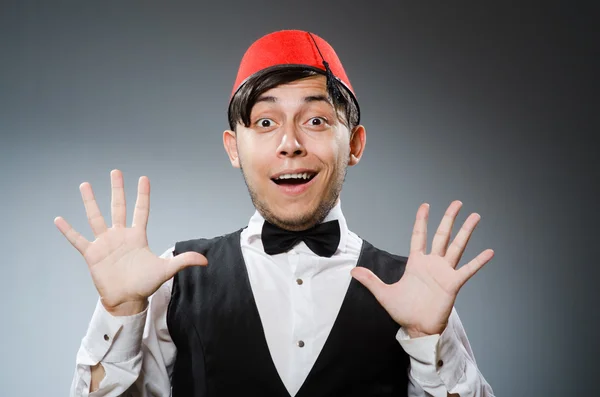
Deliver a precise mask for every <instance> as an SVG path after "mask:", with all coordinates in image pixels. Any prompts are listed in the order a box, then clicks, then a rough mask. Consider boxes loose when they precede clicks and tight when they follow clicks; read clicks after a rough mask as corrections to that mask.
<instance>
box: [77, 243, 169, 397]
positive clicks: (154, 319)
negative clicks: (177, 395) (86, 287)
mask: <svg viewBox="0 0 600 397" xmlns="http://www.w3.org/2000/svg"><path fill="white" fill-rule="evenodd" d="M172 255H173V249H172V248H171V249H169V250H167V251H166V252H165V253H164V254H163V255H161V257H162V258H169V257H172ZM171 287H172V280H169V281H167V282H166V283H164V284H163V285H162V286H161V287H160V288H159V289H158V290H157V291H156V292H155V293H154V294H153V295H152V296H151V297H150V298H149V304H148V307H147V308H146V310H144V311H143V312H141V313H138V314H135V315H133V316H119V317H116V316H113V315H111V314H110V313H108V312H107V311H106V309H104V306H103V305H102V303H100V300H98V302H97V304H96V309H95V311H94V314H93V316H92V319H91V321H90V324H89V326H88V330H87V333H86V335H85V336H84V338H83V340H82V342H81V345H80V347H79V351H78V352H77V358H76V367H75V375H74V377H73V382H72V384H71V393H70V395H71V396H72V397H79V396H81V397H88V396H89V397H100V396H102V397H112V396H115V397H116V396H128V395H129V394H130V393H129V392H131V393H132V394H134V395H136V396H140V397H149V396H165V395H169V394H170V381H169V376H170V371H171V367H172V364H173V361H174V359H175V355H176V349H175V345H174V344H173V342H172V340H171V337H170V335H169V332H168V328H167V321H166V312H167V308H168V304H169V300H170V295H171ZM98 363H101V364H102V367H103V368H104V371H105V376H104V378H103V379H102V381H101V382H100V385H99V388H98V390H96V391H94V392H93V393H90V392H89V389H90V382H91V366H94V365H96V364H98Z"/></svg>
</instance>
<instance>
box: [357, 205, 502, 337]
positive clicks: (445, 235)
mask: <svg viewBox="0 0 600 397" xmlns="http://www.w3.org/2000/svg"><path fill="white" fill-rule="evenodd" d="M460 206H461V203H460V202H459V201H456V202H454V203H452V205H451V206H450V207H449V208H448V210H447V211H446V214H445V215H444V219H443V220H442V222H441V224H440V227H439V228H438V231H437V233H436V235H435V237H434V239H433V244H432V251H431V253H430V254H426V253H425V250H426V242H427V217H428V206H421V208H419V211H418V212H417V219H416V221H415V228H414V230H413V237H412V241H411V252H410V255H409V257H408V261H407V264H406V268H405V271H404V275H403V276H402V278H401V279H400V280H399V281H398V282H396V283H394V284H391V285H387V284H384V283H383V282H382V281H381V280H379V278H377V276H375V275H374V274H373V273H372V272H370V271H369V270H367V269H364V268H356V269H355V270H353V275H354V276H355V277H356V278H357V279H358V280H359V281H360V282H361V283H363V284H364V285H365V286H366V287H367V288H369V290H370V291H371V292H372V293H373V294H374V295H375V297H376V298H377V299H378V301H379V302H380V303H381V305H382V306H383V307H384V308H385V309H386V310H387V311H388V313H389V314H390V316H391V317H392V318H393V319H394V320H395V321H396V322H397V323H398V324H400V325H401V326H402V327H404V328H405V329H406V330H408V332H409V333H411V334H413V335H432V334H436V333H441V332H442V331H443V330H444V328H445V326H446V324H447V321H448V317H449V316H450V313H451V311H452V307H453V305H454V301H455V300H456V296H457V294H458V291H459V290H460V288H461V287H462V286H463V285H464V283H465V282H466V281H467V280H468V279H469V278H470V277H471V276H473V274H475V272H476V271H477V270H479V269H480V268H481V267H482V266H483V265H484V264H485V263H487V262H488V261H489V260H490V259H491V258H492V256H493V251H492V250H486V251H484V252H482V253H481V254H479V255H478V256H477V257H476V258H475V259H474V260H472V261H471V262H470V263H468V264H467V265H464V266H462V267H461V268H460V269H456V266H457V264H458V261H459V260H460V258H461V256H462V254H463V252H464V249H465V247H466V244H467V242H468V240H469V238H470V236H471V233H472V232H473V229H474V228H475V226H476V225H477V223H478V222H479V219H480V217H479V215H477V214H472V215H471V216H470V217H469V218H467V220H466V221H465V224H464V225H463V227H462V228H461V230H460V231H459V233H458V234H457V236H456V238H455V239H454V241H453V242H452V244H451V245H450V246H449V247H448V242H449V240H450V232H451V229H452V225H453V223H454V219H455V218H456V215H457V213H458V210H459V209H460Z"/></svg>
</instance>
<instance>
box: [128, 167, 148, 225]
mask: <svg viewBox="0 0 600 397" xmlns="http://www.w3.org/2000/svg"><path fill="white" fill-rule="evenodd" d="M149 214H150V180H148V178H147V177H145V176H142V177H141V178H140V180H139V182H138V193H137V199H136V200H135V209H134V210H133V224H132V226H133V227H142V228H144V229H145V228H146V226H147V225H148V216H149Z"/></svg>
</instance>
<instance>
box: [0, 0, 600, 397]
mask: <svg viewBox="0 0 600 397" xmlns="http://www.w3.org/2000/svg"><path fill="white" fill-rule="evenodd" d="M165 3H166V2H165ZM422 3H423V2H422ZM452 3H453V5H451V6H450V5H447V4H446V2H439V4H438V5H436V6H433V5H429V6H426V5H424V4H421V5H414V4H409V3H398V2H393V1H387V2H377V1H370V2H362V3H357V4H351V3H349V2H339V3H338V4H335V3H334V2H331V3H325V2H314V3H311V2H308V1H302V2H283V1H270V2H269V1H253V2H239V3H237V2H236V3H230V2H226V1H219V2H215V3H214V4H211V5H208V6H205V5H204V6H203V5H200V4H198V2H197V3H196V4H194V5H190V4H187V5H181V4H177V5H175V4H174V3H169V4H170V5H162V6H157V5H151V4H149V3H146V4H144V5H141V4H133V3H129V2H97V3H95V4H94V3H91V2H79V3H78V4H75V2H73V4H68V5H67V4H66V3H53V4H50V2H40V3H31V2H25V1H22V2H14V3H8V2H2V6H1V8H0V50H1V51H0V132H1V141H0V142H1V144H0V170H1V171H0V186H1V190H0V200H1V201H0V203H1V206H0V220H1V221H2V238H1V239H0V250H1V252H2V259H1V262H0V263H1V269H2V273H1V276H0V277H1V278H0V279H1V281H2V288H1V289H0V305H1V306H0V310H1V313H2V317H1V326H0V357H1V358H2V359H1V361H0V362H1V364H0V395H1V396H39V395H44V396H64V395H67V393H68V389H69V385H70V382H71V378H72V375H73V370H74V362H75V354H76V352H77V349H78V346H79V343H80V340H81V338H82V337H83V335H84V333H85V330H86V328H87V323H88V321H89V319H90V317H91V314H92V312H93V309H94V305H95V301H96V298H97V294H96V291H95V289H94V286H93V284H92V282H91V279H90V277H89V274H88V271H87V267H86V265H85V262H84V261H83V260H82V258H81V257H80V255H79V254H78V253H77V251H76V250H75V249H74V248H72V247H71V246H70V244H69V243H68V242H67V241H66V240H65V239H64V238H63V236H62V235H61V234H60V233H59V232H58V230H57V229H56V228H55V226H54V225H53V219H54V217H55V216H58V215H62V216H64V217H65V218H66V219H67V220H68V221H70V222H71V223H72V224H73V225H74V226H75V227H76V228H77V229H78V230H80V231H81V232H82V233H83V234H84V235H86V236H87V237H88V238H91V232H90V230H89V226H88V225H87V222H86V217H85V213H84V210H83V205H82V203H81V200H80V195H79V191H78V186H79V184H80V183H81V182H83V181H89V182H91V183H92V186H93V187H94V189H95V191H96V194H97V197H98V199H99V203H100V206H101V209H102V210H103V211H104V214H105V217H106V218H107V219H108V220H110V214H109V212H108V209H109V199H110V189H109V172H110V170H111V169H113V168H119V169H122V170H123V172H124V175H125V179H126V188H127V198H128V202H129V203H130V204H131V205H132V203H133V202H134V199H135V186H136V181H137V178H138V177H139V176H140V175H148V176H149V178H150V180H151V184H152V199H151V202H152V213H151V216H150V223H149V229H148V233H149V241H150V247H151V248H152V249H153V250H154V252H156V253H158V254H160V253H162V252H163V251H164V250H165V249H167V248H168V247H170V246H171V245H172V244H173V243H174V242H175V241H177V240H180V239H189V238H194V237H208V236H215V235H219V234H223V233H227V232H230V231H232V230H234V229H237V228H239V227H241V226H243V225H245V223H246V222H247V220H248V218H249V217H250V216H251V215H252V211H253V208H252V205H251V202H250V200H249V198H248V195H247V191H246V188H245V186H244V184H243V182H242V178H241V175H240V174H239V171H237V170H235V169H233V168H231V166H230V164H229V162H228V160H227V157H226V155H225V152H224V150H223V148H222V141H221V139H222V138H221V137H222V131H223V130H224V129H225V128H226V127H227V122H226V113H225V110H226V105H227V101H228V97H229V93H230V90H231V88H232V87H231V86H232V84H233V80H234V78H235V74H236V71H237V66H238V63H239V60H240V58H241V56H242V54H243V52H244V51H245V49H246V48H247V47H248V46H249V45H250V44H251V43H252V42H253V41H254V40H256V39H257V38H259V37H260V36H262V35H263V34H266V33H269V32H271V31H274V30H279V29H289V28H294V29H304V30H310V31H312V32H314V33H316V34H318V35H321V36H322V37H324V38H325V39H326V40H328V41H329V42H330V43H331V44H332V45H333V46H334V48H335V49H336V51H337V52H338V55H339V56H340V58H341V59H342V62H343V63H344V65H345V68H346V71H347V72H348V74H349V76H350V79H351V81H352V83H353V85H354V87H355V89H356V91H357V93H358V98H359V101H360V103H361V106H362V112H363V113H362V116H363V119H362V120H363V122H364V125H365V126H366V128H367V131H368V139H367V148H366V153H365V156H364V158H363V161H362V162H361V163H360V164H359V165H358V166H357V167H355V168H352V169H350V171H349V174H348V178H347V181H346V185H345V188H344V191H343V193H342V204H343V209H344V211H345V214H346V217H347V218H348V221H349V225H350V227H351V228H352V229H353V230H354V231H355V232H357V233H358V234H359V235H360V236H362V237H363V238H365V239H368V240H369V241H371V242H372V243H374V244H375V245H377V246H379V247H381V248H384V249H387V250H389V251H392V252H395V253H399V254H406V253H407V251H408V245H409V240H410V232H411V228H412V224H413V219H414V214H415V212H416V209H417V207H418V205H419V204H420V203H421V202H423V201H427V202H429V203H431V205H432V214H431V219H432V226H431V227H430V228H431V229H433V228H434V226H435V227H437V223H438V222H439V220H440V218H441V216H442V214H443V211H444V210H445V208H446V206H447V205H448V204H449V203H450V201H451V200H453V199H460V200H462V201H463V202H464V204H465V206H464V208H463V211H461V215H460V221H463V220H464V219H465V218H466V216H467V215H468V213H469V212H474V211H476V212H479V213H480V214H481V215H482V222H481V223H480V225H479V227H478V229H477V231H476V233H475V234H474V236H473V238H472V240H471V242H470V245H469V248H468V250H467V252H466V253H465V256H464V257H463V259H464V260H468V259H471V258H472V257H473V256H475V255H476V254H477V253H478V252H480V251H481V250H483V249H485V248H488V247H489V248H493V249H495V251H496V257H495V258H494V259H493V260H492V262H490V263H489V264H488V265H487V266H486V267H485V268H484V269H483V270H482V271H481V272H479V273H478V274H477V275H476V276H475V277H474V278H473V279H472V280H471V281H470V282H469V283H468V284H467V285H466V286H465V287H464V288H463V289H462V291H461V292H460V294H459V297H458V300H457V303H456V305H457V308H458V311H459V313H460V315H461V318H462V320H463V322H464V325H465V327H466V330H467V333H468V335H469V338H470V341H471V343H472V346H473V349H474V351H475V354H476V357H477V361H478V364H479V367H480V369H481V371H482V372H483V374H484V375H485V377H486V379H487V380H488V381H489V382H490V383H491V385H492V386H493V388H494V390H495V392H496V395H498V396H559V395H581V394H582V393H590V394H585V395H591V390H592V385H593V384H594V382H595V381H597V379H598V375H599V374H600V373H599V372H600V371H598V364H597V356H598V353H600V352H599V349H598V342H597V334H596V329H597V327H598V311H597V306H596V304H597V302H598V296H597V294H596V293H595V291H594V290H595V284H596V280H597V276H598V272H597V270H596V266H597V265H598V260H597V257H598V254H597V252H598V250H597V248H598V243H597V240H598V237H599V236H598V224H597V221H598V217H597V209H596V207H595V206H594V207H593V206H592V204H595V203H594V202H595V201H597V200H595V199H596V198H597V196H596V195H595V194H594V193H593V189H594V185H597V184H598V161H597V159H596V158H595V156H594V155H595V153H594V152H595V150H594V149H593V145H592V143H593V141H592V132H597V131H598V105H599V101H598V95H597V93H598V87H597V71H598V70H599V69H598V67H599V65H598V64H599V62H598V58H599V52H598V47H597V44H596V43H598V41H597V40H596V39H595V38H594V37H592V34H593V33H595V32H594V30H595V29H597V26H594V25H593V23H592V22H593V21H596V20H597V16H598V14H597V12H595V11H594V10H592V9H591V8H586V7H585V6H583V5H582V4H583V2H582V3H580V5H579V6H577V7H575V6H573V4H574V3H570V5H569V6H567V5H566V4H567V3H566V2H565V4H564V5H560V4H552V3H547V2H546V3H543V4H544V6H543V7H531V6H525V5H521V6H520V7H515V6H509V5H502V6H498V5H496V6H486V5H481V4H478V5H473V4H470V5H466V4H465V3H462V2H458V3H456V2H452ZM594 23H596V22H594ZM129 215H130V216H131V211H129ZM129 219H131V218H129Z"/></svg>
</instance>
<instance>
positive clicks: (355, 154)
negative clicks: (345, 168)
mask: <svg viewBox="0 0 600 397" xmlns="http://www.w3.org/2000/svg"><path fill="white" fill-rule="evenodd" d="M366 144H367V131H366V130H365V127H364V126H362V125H358V126H356V127H354V129H353V130H352V134H350V159H349V161H348V165H349V166H353V165H356V164H358V162H359V161H360V158H361V157H362V154H363V152H364V150H365V145H366Z"/></svg>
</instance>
